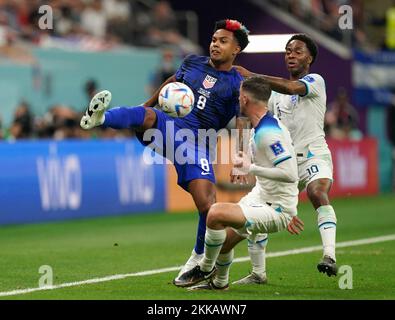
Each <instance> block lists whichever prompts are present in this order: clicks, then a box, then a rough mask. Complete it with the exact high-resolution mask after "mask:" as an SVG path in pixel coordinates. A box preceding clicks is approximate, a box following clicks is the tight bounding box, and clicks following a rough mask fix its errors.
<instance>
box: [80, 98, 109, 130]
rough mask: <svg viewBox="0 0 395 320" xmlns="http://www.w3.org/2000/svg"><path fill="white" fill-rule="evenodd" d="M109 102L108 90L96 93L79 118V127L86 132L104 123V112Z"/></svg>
mask: <svg viewBox="0 0 395 320" xmlns="http://www.w3.org/2000/svg"><path fill="white" fill-rule="evenodd" d="M110 102H111V92H110V91H108V90H104V91H101V92H99V93H96V94H95V96H94V97H93V98H92V100H91V102H90V103H89V107H88V109H86V112H85V115H84V116H83V117H82V118H81V122H80V126H81V128H82V129H85V130H88V129H92V128H94V127H97V126H100V125H102V124H103V122H104V112H105V111H106V109H107V108H108V106H109V105H110Z"/></svg>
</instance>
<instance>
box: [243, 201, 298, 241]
mask: <svg viewBox="0 0 395 320" xmlns="http://www.w3.org/2000/svg"><path fill="white" fill-rule="evenodd" d="M238 205H239V206H240V208H241V210H242V211H243V214H244V216H245V218H246V220H247V223H246V226H244V227H243V228H240V229H235V231H236V232H237V233H238V234H239V235H240V236H242V237H245V238H247V237H248V238H249V239H250V240H251V241H254V240H255V237H256V236H257V235H258V234H262V233H274V232H278V231H282V230H284V229H286V228H287V226H288V224H289V222H290V221H291V218H292V217H291V216H290V215H289V214H287V213H284V212H280V210H279V208H280V206H278V205H276V204H271V205H269V204H267V203H265V202H263V201H262V199H261V198H260V199H257V197H256V196H255V195H254V194H252V193H249V194H248V195H246V196H245V197H243V198H242V199H241V200H240V201H239V203H238Z"/></svg>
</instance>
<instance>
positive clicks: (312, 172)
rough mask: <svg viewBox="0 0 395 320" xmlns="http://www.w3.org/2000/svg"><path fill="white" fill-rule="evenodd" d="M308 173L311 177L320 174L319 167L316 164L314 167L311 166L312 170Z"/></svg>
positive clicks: (309, 169)
mask: <svg viewBox="0 0 395 320" xmlns="http://www.w3.org/2000/svg"><path fill="white" fill-rule="evenodd" d="M306 170H307V173H308V174H309V176H312V175H314V174H316V173H318V171H319V170H318V166H317V165H316V164H313V165H312V166H310V168H307V169H306Z"/></svg>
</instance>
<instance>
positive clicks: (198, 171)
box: [136, 109, 215, 191]
mask: <svg viewBox="0 0 395 320" xmlns="http://www.w3.org/2000/svg"><path fill="white" fill-rule="evenodd" d="M153 110H154V111H155V113H156V116H157V121H156V125H155V128H156V129H158V130H159V131H160V132H161V133H162V137H163V143H156V142H157V141H156V139H154V141H144V140H143V135H144V132H137V133H136V136H137V138H138V140H139V141H140V142H141V143H142V144H143V145H145V146H147V145H152V144H153V145H154V146H155V148H156V151H161V152H160V153H161V155H162V156H164V157H166V158H167V159H169V160H170V161H172V162H173V163H174V166H175V168H176V171H177V175H178V179H177V183H178V185H179V186H181V187H182V188H183V189H185V190H186V191H188V185H189V182H191V181H192V180H196V179H205V180H209V181H211V182H212V183H215V175H214V170H213V166H212V163H211V161H210V152H209V150H208V147H207V146H206V145H202V144H199V143H198V142H197V141H198V139H197V138H196V136H195V139H194V141H195V142H194V143H188V142H186V141H185V140H184V141H176V140H175V136H176V133H177V131H179V130H180V129H185V127H182V126H181V124H180V123H179V122H178V121H177V118H173V117H170V116H168V115H167V114H165V113H163V112H162V111H160V110H157V109H153ZM168 121H170V122H172V124H173V125H174V133H172V132H168V129H169V128H168V127H166V122H168ZM180 145H182V150H183V154H184V155H186V154H188V152H190V154H191V155H192V156H191V157H190V158H189V159H188V160H189V161H187V163H178V162H177V160H176V159H174V158H175V157H174V153H175V152H176V150H177V148H178V147H180ZM180 149H181V148H180ZM168 150H172V152H170V153H171V154H166V151H168ZM192 157H193V159H192Z"/></svg>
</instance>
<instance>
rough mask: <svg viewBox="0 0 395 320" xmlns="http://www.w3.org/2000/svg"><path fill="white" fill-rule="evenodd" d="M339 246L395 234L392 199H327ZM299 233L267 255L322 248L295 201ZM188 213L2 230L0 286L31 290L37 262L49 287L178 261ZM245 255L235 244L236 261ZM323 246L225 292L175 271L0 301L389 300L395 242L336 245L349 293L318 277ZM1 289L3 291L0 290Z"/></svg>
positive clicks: (188, 246) (190, 226) (187, 240)
mask: <svg viewBox="0 0 395 320" xmlns="http://www.w3.org/2000/svg"><path fill="white" fill-rule="evenodd" d="M333 206H334V208H335V210H336V213H337V217H338V228H337V240H338V242H343V241H351V240H359V239H366V238H371V237H378V236H384V235H393V234H395V215H394V212H395V211H394V210H395V209H394V208H395V197H394V195H383V196H378V197H364V198H349V199H339V200H336V201H333ZM299 215H300V217H301V218H302V219H303V220H304V222H305V232H304V233H303V234H302V235H300V236H291V235H289V234H288V233H287V232H283V233H279V234H273V235H271V236H270V238H269V243H268V247H267V252H268V253H272V252H278V251H283V250H289V249H297V248H304V247H309V246H316V245H320V243H321V241H320V236H319V232H318V230H317V225H316V214H315V213H314V210H313V209H312V206H311V205H310V204H309V203H301V204H300V205H299ZM196 225H197V216H196V215H195V214H174V215H171V214H152V215H151V214H150V215H139V216H123V217H110V218H100V219H89V220H79V221H68V222H61V223H48V224H37V225H25V226H3V227H0V247H1V260H2V263H1V264H0V292H1V293H4V292H8V291H13V290H17V289H26V288H37V287H38V283H39V278H40V277H41V276H42V275H41V274H39V267H40V266H42V265H49V266H51V267H52V269H53V276H54V277H53V278H54V285H59V284H62V283H69V282H75V281H83V280H88V279H92V278H100V277H106V276H111V275H116V274H127V273H134V272H140V271H146V270H154V269H159V268H166V267H174V266H178V265H181V264H183V263H184V262H185V260H186V259H187V258H188V257H189V254H190V251H191V250H192V247H193V244H194V238H195V230H196ZM246 255H247V248H246V243H241V244H240V245H239V246H238V248H237V249H236V252H235V257H244V256H246ZM320 257H321V252H320V251H316V252H312V253H303V254H298V255H287V256H282V257H272V258H268V260H267V274H268V280H269V283H268V284H267V285H263V286H257V285H255V286H254V285H249V286H231V288H230V290H229V291H227V292H188V291H186V290H185V289H181V288H176V287H175V286H173V285H172V284H171V280H172V279H173V277H174V276H175V275H176V273H177V272H176V271H173V272H165V273H159V274H155V275H148V276H136V277H128V278H125V279H120V280H113V281H107V282H102V283H96V284H85V285H79V286H71V287H67V288H60V289H55V290H45V291H37V292H32V293H27V294H19V295H13V296H3V297H0V299H188V300H190V299H221V300H222V299H394V298H395V276H394V275H395V274H394V273H395V272H394V269H393V267H394V265H395V241H387V242H380V243H374V244H366V245H360V246H353V247H344V248H338V250H337V260H338V265H339V266H341V265H349V266H351V267H352V271H353V289H351V290H341V289H340V288H339V285H338V281H339V279H340V277H341V275H338V277H337V278H334V277H331V278H329V277H327V276H326V275H324V274H320V273H318V271H317V270H316V264H317V262H318V261H319V259H320ZM249 269H250V263H249V262H241V263H234V264H233V265H232V268H231V281H232V280H236V279H238V278H239V277H241V276H244V275H246V274H247V273H248V271H249ZM1 293H0V295H1Z"/></svg>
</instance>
